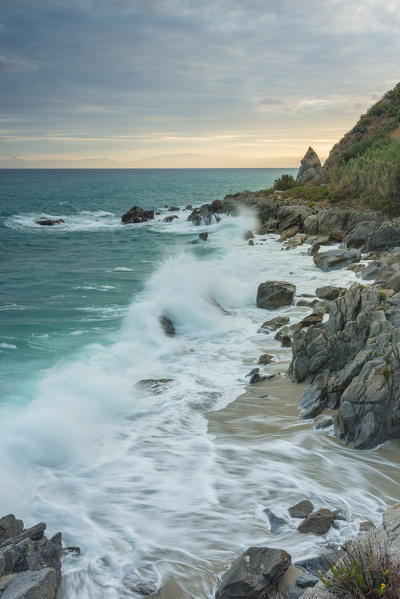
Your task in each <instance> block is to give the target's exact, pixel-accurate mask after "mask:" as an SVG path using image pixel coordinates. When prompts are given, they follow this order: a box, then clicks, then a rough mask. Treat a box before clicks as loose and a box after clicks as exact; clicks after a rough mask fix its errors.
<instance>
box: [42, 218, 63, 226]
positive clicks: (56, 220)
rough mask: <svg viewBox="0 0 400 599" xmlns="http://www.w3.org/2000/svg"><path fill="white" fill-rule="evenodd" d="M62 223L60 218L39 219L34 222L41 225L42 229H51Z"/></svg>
mask: <svg viewBox="0 0 400 599" xmlns="http://www.w3.org/2000/svg"><path fill="white" fill-rule="evenodd" d="M64 222H65V221H64V219H62V218H40V219H39V220H37V221H36V224H37V225H42V227H52V226H53V225H61V224H62V223H64Z"/></svg>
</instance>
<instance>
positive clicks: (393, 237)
mask: <svg viewBox="0 0 400 599" xmlns="http://www.w3.org/2000/svg"><path fill="white" fill-rule="evenodd" d="M398 246H400V227H399V226H395V225H394V224H392V223H383V224H382V225H381V226H380V227H379V228H378V229H376V230H375V231H374V232H373V233H371V235H369V236H368V237H367V240H366V244H365V247H366V250H367V252H370V251H382V250H388V249H391V248H395V247H398Z"/></svg>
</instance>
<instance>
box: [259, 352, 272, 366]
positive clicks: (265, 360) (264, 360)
mask: <svg viewBox="0 0 400 599" xmlns="http://www.w3.org/2000/svg"><path fill="white" fill-rule="evenodd" d="M273 359H274V356H271V354H262V355H261V356H260V357H259V358H258V362H257V364H270V363H271V362H272V361H273Z"/></svg>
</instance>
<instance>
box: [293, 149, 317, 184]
mask: <svg viewBox="0 0 400 599" xmlns="http://www.w3.org/2000/svg"><path fill="white" fill-rule="evenodd" d="M321 168H322V167H321V161H320V159H319V158H318V155H317V154H316V152H315V151H314V150H313V149H312V147H311V146H310V147H309V148H308V150H307V152H306V153H305V155H304V158H303V159H302V161H301V166H300V169H299V172H298V173H297V178H296V181H298V182H299V183H306V182H307V181H312V180H313V179H317V178H318V177H319V175H320V173H321Z"/></svg>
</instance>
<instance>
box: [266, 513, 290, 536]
mask: <svg viewBox="0 0 400 599" xmlns="http://www.w3.org/2000/svg"><path fill="white" fill-rule="evenodd" d="M264 512H265V514H266V515H267V517H268V520H269V527H270V529H271V532H272V533H275V532H279V531H280V530H281V528H282V526H285V524H287V522H286V520H285V518H281V517H280V516H277V515H276V514H274V512H273V511H272V510H270V509H269V508H266V509H265V510H264Z"/></svg>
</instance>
